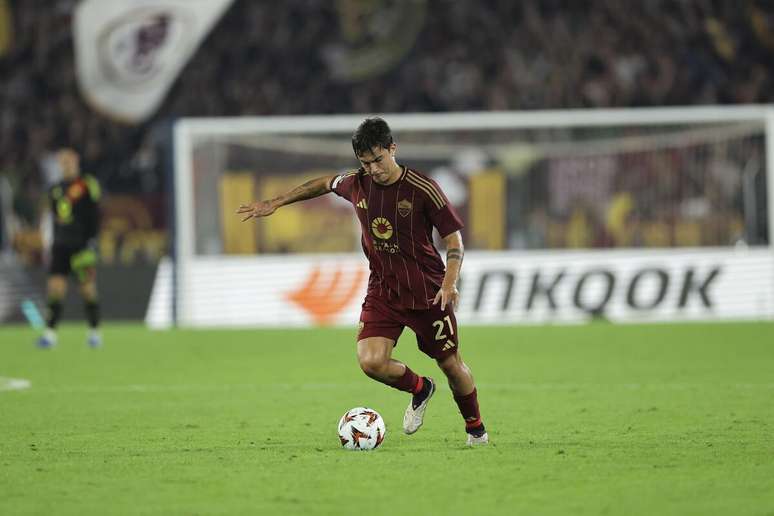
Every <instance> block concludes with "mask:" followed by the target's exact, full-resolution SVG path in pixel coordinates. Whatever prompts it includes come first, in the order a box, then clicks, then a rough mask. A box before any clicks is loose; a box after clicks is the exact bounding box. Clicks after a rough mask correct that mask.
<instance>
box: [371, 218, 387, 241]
mask: <svg viewBox="0 0 774 516" xmlns="http://www.w3.org/2000/svg"><path fill="white" fill-rule="evenodd" d="M371 231H373V233H374V235H376V238H381V239H382V240H387V239H389V238H390V237H391V236H392V224H391V223H390V221H389V220H387V219H385V218H384V217H376V218H375V219H374V220H373V222H371Z"/></svg>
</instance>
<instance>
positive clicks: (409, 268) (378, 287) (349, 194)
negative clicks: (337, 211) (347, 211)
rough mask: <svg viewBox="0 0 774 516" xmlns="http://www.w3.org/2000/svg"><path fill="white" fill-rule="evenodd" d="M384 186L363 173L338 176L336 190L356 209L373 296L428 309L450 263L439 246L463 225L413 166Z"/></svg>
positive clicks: (432, 184) (334, 190) (370, 292)
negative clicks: (438, 237) (439, 239)
mask: <svg viewBox="0 0 774 516" xmlns="http://www.w3.org/2000/svg"><path fill="white" fill-rule="evenodd" d="M401 168H402V173H401V175H400V179H398V181H396V182H395V183H393V184H391V185H388V186H384V185H380V184H378V183H376V182H374V181H373V180H372V179H371V177H370V176H369V175H368V174H366V173H365V171H364V170H363V169H359V170H357V171H354V172H350V173H347V174H342V175H339V176H336V177H335V178H334V179H333V181H331V185H330V186H331V190H333V192H335V193H336V194H337V195H339V196H341V197H343V198H344V199H347V200H348V201H349V202H351V203H352V205H353V206H354V208H355V212H356V213H357V218H358V219H359V220H360V226H361V228H362V230H363V234H362V237H361V242H362V245H363V251H364V252H365V255H366V257H367V258H368V262H369V264H370V269H371V276H370V278H369V280H368V294H367V295H369V296H379V297H380V298H382V299H384V300H386V301H388V302H390V303H393V304H396V305H398V306H401V307H403V308H409V309H414V310H420V309H427V308H429V307H430V304H431V303H432V302H433V298H434V297H435V294H436V293H437V292H438V290H439V289H440V287H441V282H442V281H443V276H444V272H445V269H444V264H443V261H442V260H441V256H440V255H439V254H438V250H437V249H436V248H435V246H434V245H433V227H435V228H436V229H437V230H438V233H439V234H440V235H441V237H445V236H447V235H450V234H451V233H453V232H455V231H457V230H459V229H461V228H462V221H461V220H460V218H459V216H458V215H457V213H456V212H455V211H454V209H453V208H452V207H451V205H449V201H448V199H447V198H446V196H445V195H444V193H443V192H442V191H441V189H440V188H439V187H438V185H437V184H436V183H435V181H433V180H432V179H429V178H428V177H426V176H424V175H423V174H420V173H419V172H416V171H415V170H412V169H409V168H407V167H403V166H401Z"/></svg>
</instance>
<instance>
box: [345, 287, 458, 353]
mask: <svg viewBox="0 0 774 516" xmlns="http://www.w3.org/2000/svg"><path fill="white" fill-rule="evenodd" d="M406 326H408V327H409V328H411V329H412V330H413V331H414V333H415V334H416V336H417V345H418V346H419V349H420V351H422V353H424V354H425V355H427V356H429V357H430V358H434V359H436V360H440V359H443V358H446V357H448V356H449V355H453V354H454V353H456V352H457V346H458V345H459V341H458V335H457V319H456V318H455V317H454V311H453V310H452V307H451V306H450V305H448V304H447V305H446V309H445V310H441V303H438V304H437V305H431V306H430V309H429V310H409V309H407V308H400V307H396V306H392V305H390V304H388V303H387V302H386V301H384V300H382V299H380V298H378V297H375V296H366V299H365V301H364V302H363V309H362V311H361V312H360V330H359V331H358V335H357V340H362V339H367V338H368V337H386V338H388V339H392V340H394V341H395V342H397V341H398V337H400V334H401V333H402V332H403V328H404V327H406Z"/></svg>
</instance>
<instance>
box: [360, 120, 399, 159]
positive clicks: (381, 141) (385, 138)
mask: <svg viewBox="0 0 774 516" xmlns="http://www.w3.org/2000/svg"><path fill="white" fill-rule="evenodd" d="M392 143H393V140H392V131H390V126H389V125H387V122H385V121H384V119H382V118H379V117H373V118H366V119H365V120H363V121H362V122H361V123H360V125H359V126H358V127H357V130H356V131H355V133H354V134H353V135H352V150H354V151H355V155H357V156H360V155H361V154H364V153H365V152H370V150H371V149H373V148H374V147H381V148H383V149H389V148H390V145H392Z"/></svg>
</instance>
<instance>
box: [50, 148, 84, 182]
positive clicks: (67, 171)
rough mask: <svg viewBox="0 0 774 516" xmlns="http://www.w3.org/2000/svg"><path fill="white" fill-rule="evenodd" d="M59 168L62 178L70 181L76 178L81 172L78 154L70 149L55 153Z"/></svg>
mask: <svg viewBox="0 0 774 516" xmlns="http://www.w3.org/2000/svg"><path fill="white" fill-rule="evenodd" d="M56 157H57V160H58V161H59V166H60V167H61V168H62V177H64V179H65V180H66V181H70V180H72V179H75V178H76V177H78V174H80V171H81V165H80V159H78V153H76V152H75V151H74V150H72V149H62V150H60V151H59V152H58V153H57V156H56Z"/></svg>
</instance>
